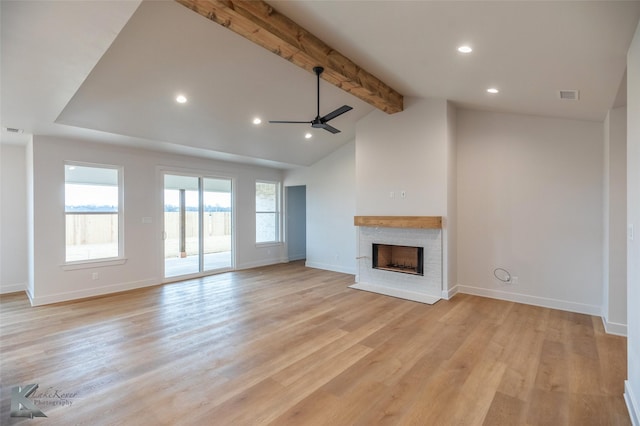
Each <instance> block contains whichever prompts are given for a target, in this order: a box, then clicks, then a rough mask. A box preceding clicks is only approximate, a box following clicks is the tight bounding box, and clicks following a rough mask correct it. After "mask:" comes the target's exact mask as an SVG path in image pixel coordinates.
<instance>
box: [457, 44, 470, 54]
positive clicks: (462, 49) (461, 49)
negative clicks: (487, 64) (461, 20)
mask: <svg viewBox="0 0 640 426" xmlns="http://www.w3.org/2000/svg"><path fill="white" fill-rule="evenodd" d="M458 52H460V53H471V52H473V49H472V48H471V46H467V45H464V46H460V47H458Z"/></svg>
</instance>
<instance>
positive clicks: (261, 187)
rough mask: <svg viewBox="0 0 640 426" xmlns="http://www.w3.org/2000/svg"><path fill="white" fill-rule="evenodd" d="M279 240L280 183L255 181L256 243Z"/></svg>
mask: <svg viewBox="0 0 640 426" xmlns="http://www.w3.org/2000/svg"><path fill="white" fill-rule="evenodd" d="M279 241H280V184H279V183H277V182H256V243H276V242H279Z"/></svg>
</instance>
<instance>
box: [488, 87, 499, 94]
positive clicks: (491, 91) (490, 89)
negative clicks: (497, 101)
mask: <svg viewBox="0 0 640 426" xmlns="http://www.w3.org/2000/svg"><path fill="white" fill-rule="evenodd" d="M487 92H488V93H491V94H494V95H495V94H496V93H498V92H500V91H499V90H498V89H496V88H495V87H489V88H488V89H487Z"/></svg>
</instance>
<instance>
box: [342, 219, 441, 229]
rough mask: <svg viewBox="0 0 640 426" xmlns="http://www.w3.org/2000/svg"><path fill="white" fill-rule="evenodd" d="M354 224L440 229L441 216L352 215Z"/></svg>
mask: <svg viewBox="0 0 640 426" xmlns="http://www.w3.org/2000/svg"><path fill="white" fill-rule="evenodd" d="M353 224H354V225H355V226H371V227H381V228H419V229H442V216H354V217H353Z"/></svg>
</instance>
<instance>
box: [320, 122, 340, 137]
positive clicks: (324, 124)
mask: <svg viewBox="0 0 640 426" xmlns="http://www.w3.org/2000/svg"><path fill="white" fill-rule="evenodd" d="M319 127H322V128H323V129H325V130H327V131H329V132H331V133H333V134H336V133H340V130H338V129H336V128H335V127H333V126H330V125H329V124H327V123H323V124H321V125H320V126H319Z"/></svg>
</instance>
